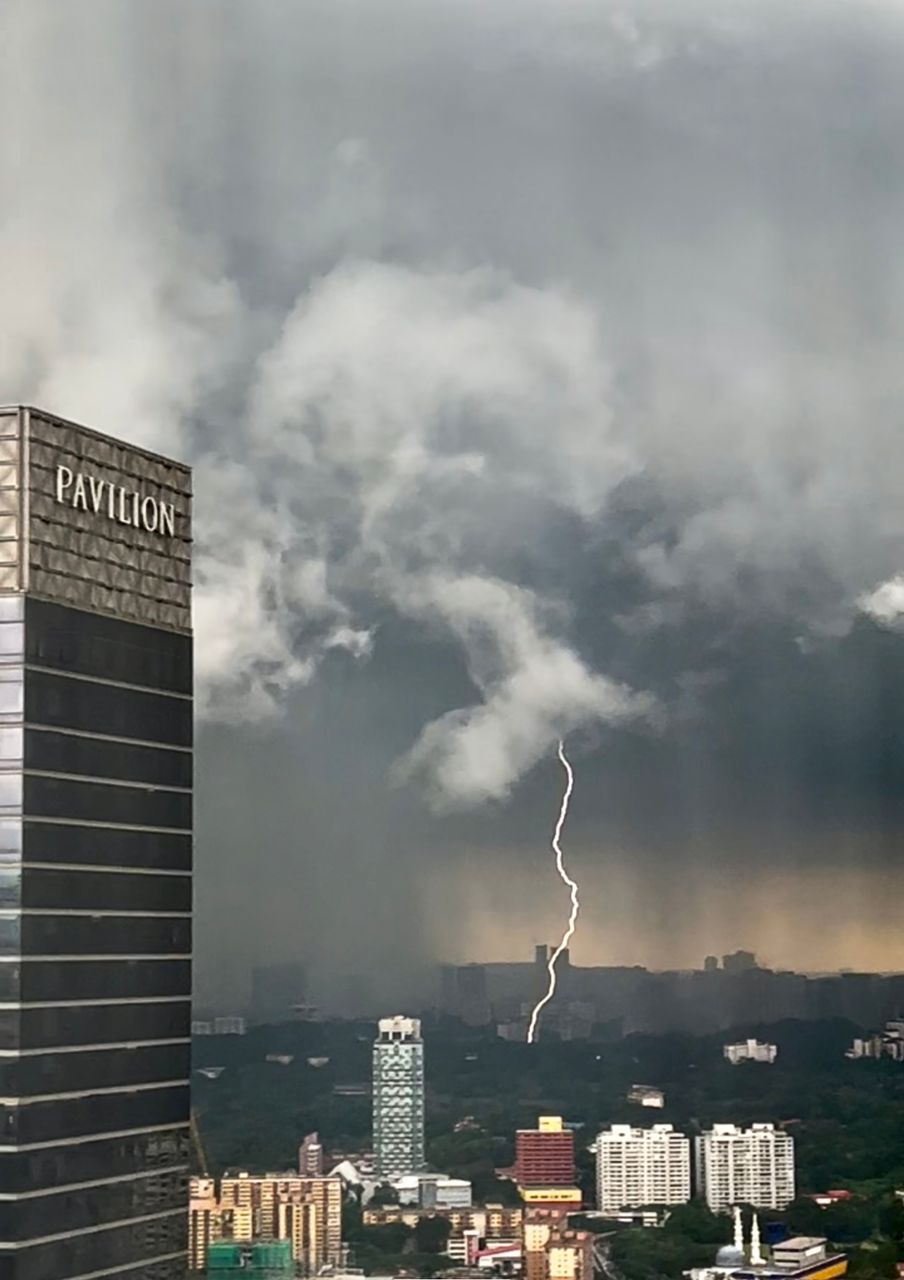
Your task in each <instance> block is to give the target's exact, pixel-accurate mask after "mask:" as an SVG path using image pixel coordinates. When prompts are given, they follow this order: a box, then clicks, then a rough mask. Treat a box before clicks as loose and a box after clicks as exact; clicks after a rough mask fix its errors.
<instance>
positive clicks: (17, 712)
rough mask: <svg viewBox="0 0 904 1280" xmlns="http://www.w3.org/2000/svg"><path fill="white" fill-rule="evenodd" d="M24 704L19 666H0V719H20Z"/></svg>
mask: <svg viewBox="0 0 904 1280" xmlns="http://www.w3.org/2000/svg"><path fill="white" fill-rule="evenodd" d="M24 706H25V700H24V680H23V673H22V668H21V667H15V668H3V667H0V720H5V721H9V720H21V719H22V713H23V710H24Z"/></svg>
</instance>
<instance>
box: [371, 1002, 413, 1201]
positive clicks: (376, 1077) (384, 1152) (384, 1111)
mask: <svg viewBox="0 0 904 1280" xmlns="http://www.w3.org/2000/svg"><path fill="white" fill-rule="evenodd" d="M373 1130H374V1155H375V1157H376V1167H377V1173H378V1174H379V1176H380V1177H381V1178H384V1179H386V1180H389V1179H394V1178H401V1177H403V1176H404V1175H405V1174H409V1173H420V1172H421V1171H422V1170H423V1168H424V1042H423V1040H422V1039H421V1024H420V1022H419V1021H418V1019H417V1018H403V1017H401V1016H399V1017H395V1018H382V1019H381V1020H380V1023H379V1026H378V1034H377V1038H376V1040H375V1041H374V1052H373Z"/></svg>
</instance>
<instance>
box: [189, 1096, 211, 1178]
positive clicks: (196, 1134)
mask: <svg viewBox="0 0 904 1280" xmlns="http://www.w3.org/2000/svg"><path fill="white" fill-rule="evenodd" d="M189 1128H190V1131H191V1144H192V1146H193V1147H194V1149H195V1159H196V1160H197V1162H198V1168H199V1169H200V1170H201V1176H202V1177H204V1178H207V1177H209V1176H210V1174H209V1172H208V1168H207V1153H206V1152H205V1150H204V1143H203V1142H202V1141H201V1129H200V1126H199V1125H198V1113H197V1111H195V1109H194V1107H192V1109H191V1120H190V1122H189Z"/></svg>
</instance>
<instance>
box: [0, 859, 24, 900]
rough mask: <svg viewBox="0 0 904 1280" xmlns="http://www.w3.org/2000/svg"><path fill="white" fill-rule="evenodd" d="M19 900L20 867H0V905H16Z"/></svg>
mask: <svg viewBox="0 0 904 1280" xmlns="http://www.w3.org/2000/svg"><path fill="white" fill-rule="evenodd" d="M21 901H22V871H21V868H20V867H0V907H18V906H19V905H20V904H21Z"/></svg>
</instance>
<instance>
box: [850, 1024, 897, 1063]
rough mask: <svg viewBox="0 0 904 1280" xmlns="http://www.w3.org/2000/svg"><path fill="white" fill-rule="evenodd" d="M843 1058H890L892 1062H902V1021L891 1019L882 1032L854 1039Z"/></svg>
mask: <svg viewBox="0 0 904 1280" xmlns="http://www.w3.org/2000/svg"><path fill="white" fill-rule="evenodd" d="M845 1057H846V1058H891V1060H892V1061H893V1062H904V1020H902V1019H900V1018H893V1019H892V1020H891V1021H890V1022H886V1024H885V1030H884V1031H877V1032H875V1033H874V1034H873V1035H871V1036H865V1037H863V1038H862V1039H855V1040H854V1041H853V1042H852V1043H851V1047H850V1049H848V1050H847V1052H846V1054H845Z"/></svg>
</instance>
